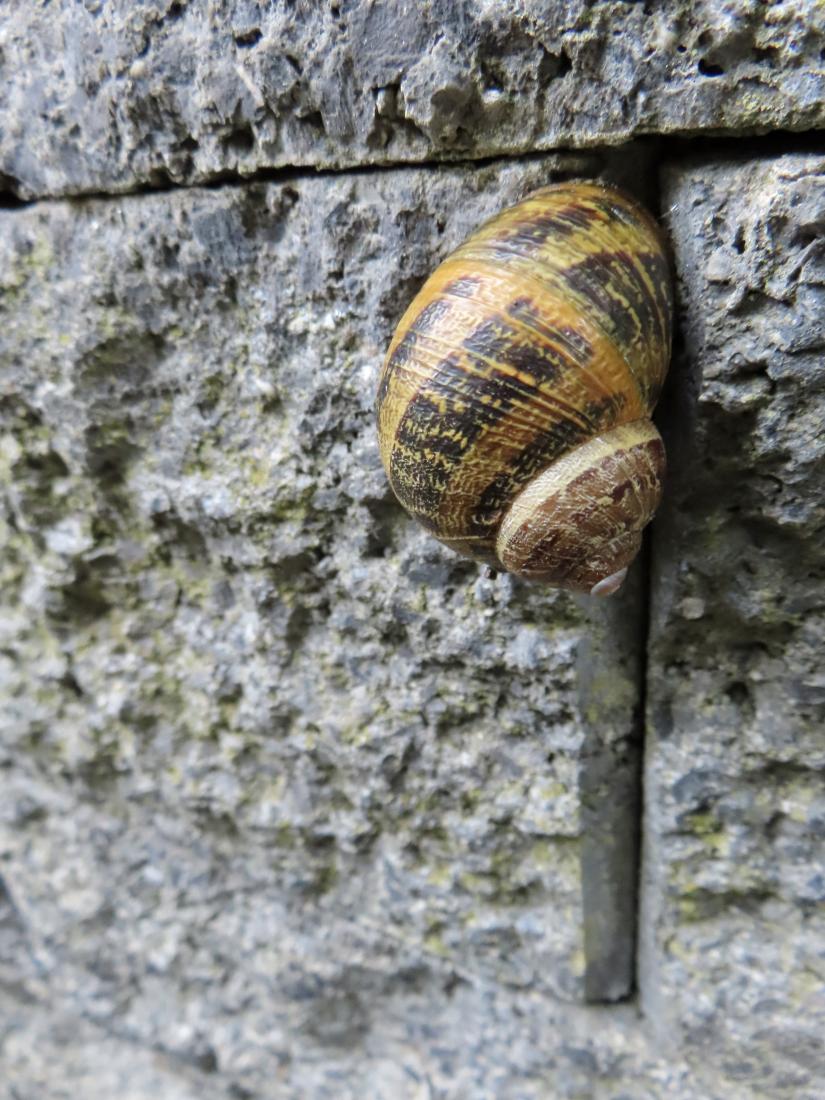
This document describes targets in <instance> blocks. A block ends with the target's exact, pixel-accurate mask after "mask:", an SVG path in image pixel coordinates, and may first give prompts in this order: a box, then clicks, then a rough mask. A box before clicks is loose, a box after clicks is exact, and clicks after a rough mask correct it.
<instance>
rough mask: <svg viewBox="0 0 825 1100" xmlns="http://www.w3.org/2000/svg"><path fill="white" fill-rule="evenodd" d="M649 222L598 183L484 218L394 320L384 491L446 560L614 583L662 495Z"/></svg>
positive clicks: (664, 355)
mask: <svg viewBox="0 0 825 1100" xmlns="http://www.w3.org/2000/svg"><path fill="white" fill-rule="evenodd" d="M672 313H673V302H672V291H671V283H670V273H669V265H668V261H667V255H666V251H665V247H664V243H663V240H662V237H661V235H660V232H659V229H658V226H657V225H656V223H655V222H654V221H653V219H652V218H651V216H650V215H649V214H647V213H646V212H645V211H644V210H643V209H642V208H641V207H640V206H639V205H638V204H637V203H636V202H634V201H633V200H632V199H630V198H628V197H627V196H626V195H624V194H622V193H621V192H620V191H617V190H616V189H614V188H612V187H607V186H604V185H602V184H599V183H583V182H576V183H562V184H558V185H556V186H552V187H547V188H544V189H542V190H541V191H536V192H535V193H534V194H532V195H529V196H528V197H527V198H526V199H524V200H523V201H522V202H520V203H518V204H517V205H515V206H512V207H510V208H509V209H507V210H504V211H503V212H502V213H500V214H499V215H498V216H497V217H495V218H493V219H492V220H491V221H489V222H487V223H486V224H485V225H483V226H482V227H481V228H480V229H479V230H477V231H476V232H475V233H474V234H473V235H472V236H471V237H470V238H469V239H468V240H467V241H465V243H464V244H463V245H461V246H460V247H459V248H458V249H457V250H456V251H455V252H453V253H452V255H450V256H448V258H447V259H446V260H445V261H444V262H443V263H442V264H441V265H440V267H438V268H437V270H436V271H435V272H434V273H433V274H432V276H431V277H430V278H429V279H428V281H427V282H426V283H425V285H424V287H423V288H422V289H421V291H420V292H419V294H418V295H417V296H416V298H415V299H414V301H413V302H412V304H411V305H410V307H409V309H408V310H407V312H406V313H405V314H404V316H403V317H402V319H401V322H400V323H399V325H398V328H397V330H396V332H395V335H394V336H393V339H392V342H391V344H390V347H389V351H388V352H387V357H386V360H385V362H384V368H383V372H382V376H381V381H380V385H379V389H378V430H379V439H380V445H381V457H382V460H383V463H384V467H385V469H386V471H387V475H388V477H389V479H390V484H391V485H392V488H393V491H394V492H395V495H396V496H397V497H398V499H399V501H400V502H401V504H402V505H403V506H404V508H405V509H406V510H407V511H408V512H409V513H410V514H411V515H412V516H414V517H415V518H416V519H417V520H418V521H419V523H421V524H422V525H423V526H424V527H425V528H426V529H427V530H428V531H430V532H432V534H433V535H435V537H436V538H438V539H440V540H441V541H442V542H444V543H446V544H447V545H448V546H450V547H452V548H453V549H454V550H456V551H458V552H459V553H460V554H464V555H466V556H469V557H472V558H475V559H476V560H478V561H482V562H487V563H488V564H490V565H492V566H493V567H494V568H497V569H503V570H507V571H508V572H511V573H516V574H519V575H521V576H524V577H528V578H530V579H534V580H539V581H543V582H544V583H547V584H551V585H555V586H557V587H561V588H569V589H572V590H574V591H583V592H593V593H594V594H597V595H601V594H606V593H609V592H611V591H614V590H615V589H616V588H617V587H618V586H619V585H620V584H621V582H622V580H623V579H624V576H625V573H626V572H627V566H628V565H629V563H630V562H631V561H632V560H633V558H634V557H635V556H636V553H637V552H638V549H639V546H640V544H641V531H642V529H643V527H644V526H645V525H646V524H647V523H648V522H649V520H650V519H651V518H652V516H653V513H654V511H655V509H656V506H657V504H658V502H659V498H660V495H661V486H662V479H663V476H664V447H663V445H662V441H661V438H660V436H659V433H658V432H657V431H656V428H655V427H654V426H653V424H652V422H651V420H650V415H651V412H652V410H653V408H654V406H655V404H656V400H657V398H658V395H659V391H660V389H661V386H662V382H663V381H664V377H665V372H666V371H667V366H668V361H669V359H670V344H671V318H672Z"/></svg>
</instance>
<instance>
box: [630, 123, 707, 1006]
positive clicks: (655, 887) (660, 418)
mask: <svg viewBox="0 0 825 1100" xmlns="http://www.w3.org/2000/svg"><path fill="white" fill-rule="evenodd" d="M685 151H686V146H685V143H684V142H681V141H679V140H675V141H672V142H669V143H667V144H664V145H663V146H662V149H661V153H662V155H661V159H660V162H659V170H658V173H657V177H656V184H657V191H656V195H655V200H654V199H652V201H651V209H652V210H653V211H654V212H655V213H656V214H657V216H658V218H659V221H660V224H661V225H662V226H663V228H664V229H665V234H666V236H667V235H668V215H669V211H668V209H667V206H666V200H665V197H664V194H663V188H662V178H661V173H662V170H663V169H664V167H665V166H666V165H667V164H668V163H672V162H673V160H674V159H676V160H678V159H679V158H680V157H681V156H683V155H684V154H685ZM671 265H672V275H673V280H674V301H675V305H674V330H673V353H672V357H671V365H670V370H669V372H668V377H667V380H666V383H665V386H664V390H663V392H662V397H661V400H660V402H659V405H658V408H657V409H656V413H655V416H654V419H655V421H656V424H657V426H658V428H659V431H660V432H661V434H662V438H663V439H664V441H665V448H666V451H667V462H668V475H667V479H666V482H665V493H664V498H663V500H662V504H661V506H660V508H659V511H658V514H657V518H656V521H655V522H654V523H653V524H651V527H650V529H649V532H648V538H647V545H646V552H647V582H646V592H645V638H644V651H643V668H642V679H641V684H642V691H641V696H640V703H641V712H640V726H641V729H642V731H643V737H642V744H641V751H640V754H639V865H638V888H637V923H636V952H635V955H636V960H635V971H636V974H635V988H636V992H637V995H638V1002H639V1009H640V1011H641V1012H642V1013H644V1014H646V1015H654V1016H655V1015H658V1014H659V1008H658V1006H657V1005H656V1001H657V990H658V982H657V980H656V976H655V973H654V971H655V962H654V955H655V953H654V952H653V951H652V944H653V934H654V930H655V926H656V924H657V918H658V912H657V905H656V899H657V897H660V896H661V884H660V883H658V882H657V881H656V877H655V872H654V869H653V868H654V864H655V860H653V859H651V858H650V856H651V854H652V852H653V851H654V850H655V845H656V842H657V837H658V836H659V835H660V829H659V826H658V822H657V815H656V806H655V803H653V802H652V801H651V798H652V796H651V785H650V783H649V782H647V780H648V777H649V776H650V774H651V771H652V769H653V768H654V767H655V763H654V759H653V757H654V753H655V749H656V738H657V725H656V705H657V700H656V691H657V686H658V689H659V693H661V687H662V685H661V682H660V680H659V678H658V676H657V669H656V667H655V666H654V665H653V663H652V662H653V660H654V656H653V653H652V651H651V647H653V650H655V648H656V638H657V631H658V630H659V629H660V627H659V625H658V618H657V616H658V615H659V614H660V606H661V603H662V601H663V599H665V600H666V598H667V589H668V587H669V584H670V581H669V579H668V576H667V575H666V572H665V571H664V570H663V561H664V559H666V558H667V551H666V549H665V551H664V553H662V548H663V547H666V546H667V543H668V542H669V541H671V540H673V539H675V538H676V537H677V530H676V528H675V527H674V522H673V513H672V508H673V501H674V499H675V498H676V496H677V495H678V492H679V483H680V482H681V481H682V480H683V478H684V476H685V472H686V467H687V465H688V461H689V460H688V457H687V455H688V450H689V431H690V429H689V427H688V425H689V424H690V423H691V422H692V420H693V412H692V408H693V400H694V398H693V394H692V390H693V387H694V386H695V384H696V380H695V378H694V376H693V372H692V370H691V368H690V366H689V364H688V362H687V360H686V358H685V353H684V347H683V339H682V331H681V328H680V325H679V300H678V293H679V292H678V287H677V286H676V270H675V257H673V256H671Z"/></svg>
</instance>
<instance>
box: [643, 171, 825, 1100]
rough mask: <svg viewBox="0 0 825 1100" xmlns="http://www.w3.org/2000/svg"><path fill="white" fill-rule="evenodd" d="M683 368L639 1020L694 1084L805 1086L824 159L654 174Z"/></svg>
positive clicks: (651, 780)
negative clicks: (669, 237) (706, 1080)
mask: <svg viewBox="0 0 825 1100" xmlns="http://www.w3.org/2000/svg"><path fill="white" fill-rule="evenodd" d="M663 202H664V204H665V205H666V208H667V209H668V210H669V214H670V224H671V228H672V233H673V240H674V247H675V252H676V257H677V267H678V273H679V286H680V295H681V314H682V331H683V336H684V343H685V347H684V356H683V358H682V360H681V362H677V363H676V364H675V365H674V368H673V372H672V375H673V377H674V380H675V384H674V386H673V394H674V396H673V400H672V407H671V409H670V412H669V415H668V417H667V418H666V428H669V431H667V432H666V436H667V437H668V442H669V445H670V450H669V453H670V455H671V470H672V478H671V484H670V486H669V488H668V492H667V494H666V499H665V506H664V511H663V513H662V515H661V517H660V518H659V519H657V530H656V538H655V545H654V555H653V560H654V583H653V597H654V598H653V607H652V629H651V642H650V667H649V680H648V700H649V706H648V715H649V721H648V735H649V738H650V741H649V744H648V754H647V761H648V764H647V775H646V780H645V792H646V796H647V797H646V812H645V829H646V834H645V835H646V842H647V844H646V855H645V890H644V906H643V910H642V928H643V962H644V966H643V977H642V993H643V997H642V1006H643V1008H644V1009H645V1010H646V1012H647V1014H648V1016H649V1017H650V1019H651V1020H652V1021H656V1022H657V1023H658V1025H659V1027H660V1029H661V1034H662V1037H663V1039H664V1038H667V1039H669V1040H670V1041H671V1042H674V1043H675V1044H676V1045H677V1046H678V1047H679V1048H680V1049H682V1050H683V1051H687V1053H688V1056H689V1057H691V1058H692V1059H693V1060H694V1061H695V1064H696V1066H697V1070H699V1071H700V1072H702V1073H705V1072H706V1073H709V1074H710V1075H711V1079H712V1080H714V1081H716V1080H718V1079H719V1077H720V1075H721V1077H722V1079H726V1080H728V1081H729V1082H731V1083H738V1084H739V1086H740V1087H741V1088H742V1089H744V1090H745V1092H746V1094H747V1095H751V1096H766V1097H770V1098H771V1100H776V1098H784V1097H787V1098H788V1100H790V1098H791V1097H793V1098H794V1100H815V1098H817V1097H819V1096H821V1094H822V1081H823V1079H825V1051H823V1045H822V1036H823V1034H825V905H823V902H825V878H823V859H824V858H825V844H824V843H823V837H825V798H823V769H825V745H824V744H823V739H822V729H823V718H825V680H823V675H822V647H823V639H825V614H824V613H823V602H822V590H823V578H825V549H823V546H824V545H825V544H824V542H823V535H824V534H825V494H823V486H825V433H823V424H825V333H824V332H823V327H822V318H823V315H825V239H823V238H824V237H825V158H822V157H816V156H803V155H798V156H784V157H780V158H777V159H769V160H764V161H759V160H757V161H754V160H748V159H744V158H743V159H740V160H730V161H726V162H722V163H710V162H704V163H703V162H701V161H695V162H689V163H688V164H686V165H683V166H681V165H680V166H674V167H673V168H672V169H670V170H668V171H666V172H665V175H664V194H663Z"/></svg>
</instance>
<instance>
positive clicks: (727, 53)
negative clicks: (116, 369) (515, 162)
mask: <svg viewBox="0 0 825 1100" xmlns="http://www.w3.org/2000/svg"><path fill="white" fill-rule="evenodd" d="M824 34H825V14H823V8H822V5H821V3H819V2H818V0H781V2H759V0H725V2H722V3H719V2H716V0H696V2H694V0H666V2H662V3H658V2H657V3H655V4H647V3H628V2H625V0H595V2H590V0H572V2H567V0H554V2H550V3H547V2H544V0H541V2H540V0H518V2H515V3H508V4H504V3H501V2H500V0H484V2H482V3H473V2H469V0H462V2H455V0H424V2H421V3H419V2H415V3H413V2H411V0H336V2H332V0H330V2H329V3H324V2H320V0H297V2H296V0H278V2H275V3H271V4H270V3H260V2H255V0H243V2H240V3H238V2H235V0H232V2H230V0H145V2H142V3H139V4H138V3H134V2H133V0H108V2H107V0H85V2H84V3H79V2H76V0H60V2H53V3H43V2H33V0H10V2H8V3H6V4H4V5H3V7H2V10H0V181H2V182H3V184H4V186H3V187H2V188H0V190H6V191H8V192H11V193H12V194H17V195H19V196H21V197H23V198H27V197H32V196H36V195H57V194H71V193H78V192H88V191H111V190H129V189H133V188H135V187H136V186H141V185H147V184H148V185H152V184H165V183H168V182H169V181H174V182H193V181H195V182H196V181H202V180H204V179H208V178H211V177H214V176H216V175H220V174H222V173H240V174H241V175H249V174H250V173H253V172H255V171H258V170H260V169H264V168H273V167H280V166H283V165H287V166H296V165H306V166H309V165H312V166H317V167H341V166H345V165H349V166H352V165H358V164H386V163H391V162H393V161H410V160H412V161H415V160H423V159H428V158H434V157H438V158H439V159H444V158H461V157H484V156H491V155H498V154H502V153H508V154H512V153H523V152H525V151H528V152H529V151H535V150H537V149H553V148H563V147H565V146H568V147H569V146H581V145H599V144H601V145H603V144H615V143H619V142H623V141H626V140H627V139H628V138H630V137H632V136H633V135H638V134H645V133H659V134H672V133H683V134H685V133H687V134H691V133H708V132H710V133H716V132H726V133H731V132H735V133H738V134H744V133H764V132H766V131H769V130H776V129H788V130H807V129H811V128H813V127H816V126H820V127H821V126H823V125H825V61H823V55H822V41H823V35H824Z"/></svg>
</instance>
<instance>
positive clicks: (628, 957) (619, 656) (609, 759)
mask: <svg viewBox="0 0 825 1100" xmlns="http://www.w3.org/2000/svg"><path fill="white" fill-rule="evenodd" d="M625 587H626V591H625V590H623V591H622V593H621V595H620V596H618V597H614V598H612V599H609V600H605V601H604V602H603V603H602V604H600V605H598V606H597V607H595V608H594V609H593V611H592V614H591V620H590V629H589V631H588V635H587V639H586V641H585V643H584V644H583V646H582V650H581V653H580V657H579V669H578V673H579V697H580V704H581V711H582V715H583V717H584V722H585V728H586V736H585V744H584V747H583V753H582V762H581V768H580V773H579V798H580V804H581V833H582V840H581V874H582V910H583V921H584V955H585V975H584V993H585V999H586V1000H587V1001H589V1002H591V1003H604V1002H615V1001H621V1000H625V999H627V998H628V997H630V996H631V995H632V994H633V991H634V988H635V959H636V919H637V918H636V912H637V888H638V870H639V844H640V806H641V802H640V775H641V755H642V715H643V713H644V667H645V666H644V654H645V647H646V630H647V592H648V585H647V552H646V551H645V553H644V554H643V555H641V557H640V560H639V561H638V562H637V564H636V566H635V568H634V569H633V570H632V571H631V575H630V577H629V578H628V581H627V583H626V586H625Z"/></svg>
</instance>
